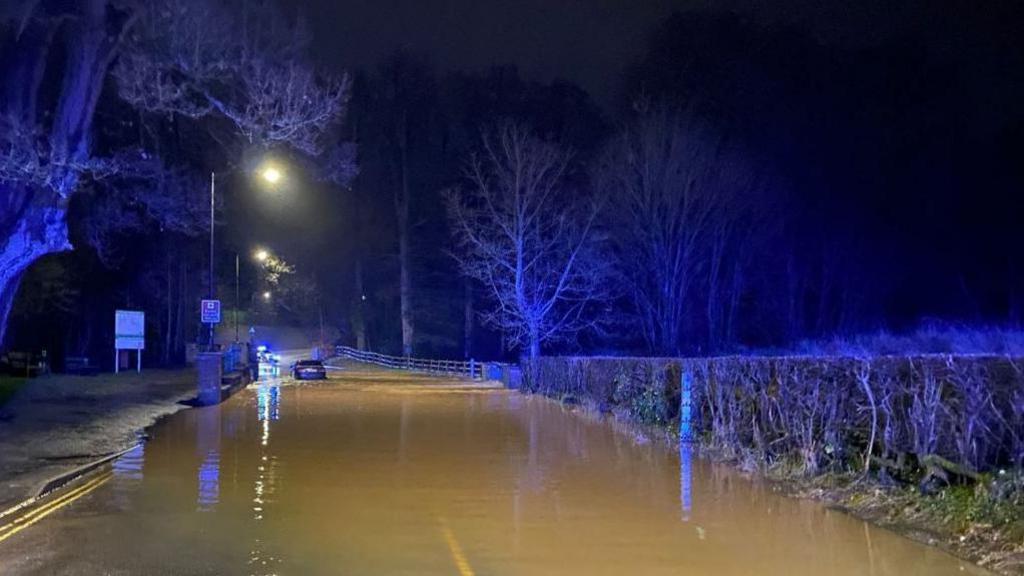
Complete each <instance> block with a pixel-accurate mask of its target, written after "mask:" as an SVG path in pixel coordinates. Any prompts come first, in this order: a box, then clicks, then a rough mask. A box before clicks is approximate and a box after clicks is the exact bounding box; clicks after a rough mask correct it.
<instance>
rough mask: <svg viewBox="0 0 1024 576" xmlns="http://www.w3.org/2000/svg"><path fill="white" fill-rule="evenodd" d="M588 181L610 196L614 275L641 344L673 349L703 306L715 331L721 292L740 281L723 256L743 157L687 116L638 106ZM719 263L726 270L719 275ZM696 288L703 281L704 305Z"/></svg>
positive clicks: (741, 207) (730, 239)
mask: <svg viewBox="0 0 1024 576" xmlns="http://www.w3.org/2000/svg"><path fill="white" fill-rule="evenodd" d="M595 180H596V181H597V182H598V184H599V186H600V187H601V188H603V189H604V190H605V191H606V194H607V195H608V197H609V198H614V199H615V209H614V210H609V211H608V214H609V216H610V226H611V233H610V236H611V238H612V239H613V243H612V244H613V246H614V250H615V253H616V262H617V268H618V275H619V277H620V282H621V284H622V285H623V286H624V287H625V289H626V291H627V293H628V297H629V298H630V300H631V301H632V303H633V305H634V311H635V314H636V316H637V318H638V320H639V323H640V326H641V329H642V333H643V336H644V339H645V340H646V342H647V345H648V347H649V348H650V349H651V350H652V351H653V352H657V353H662V354H675V353H678V352H679V351H680V347H681V345H682V342H683V336H684V331H685V329H686V322H687V320H688V319H689V318H695V317H698V316H699V314H700V310H701V309H702V308H703V310H704V312H705V314H706V315H707V316H708V321H709V324H710V326H709V333H710V334H711V338H712V339H715V338H717V337H718V334H719V333H720V332H724V331H723V330H722V329H721V328H720V326H719V325H718V323H719V322H720V316H722V315H723V314H727V313H728V310H727V309H726V307H725V306H724V305H723V300H725V301H732V302H735V300H736V299H735V298H728V299H727V298H724V296H725V295H723V293H722V291H723V290H725V289H726V287H727V286H728V287H732V286H737V287H738V281H739V278H738V276H737V275H738V274H740V271H738V270H735V269H733V268H732V267H727V266H723V264H724V263H725V262H728V259H729V258H732V257H734V255H735V252H736V247H737V240H738V238H739V233H740V232H741V229H740V227H739V226H738V224H739V222H740V221H741V219H742V218H743V217H744V215H745V214H747V213H748V209H749V205H750V204H749V202H748V197H749V195H750V194H751V193H752V192H753V191H754V190H755V188H756V185H757V184H756V179H755V178H754V174H753V172H752V171H751V170H750V168H749V164H748V163H746V162H744V161H743V160H742V159H740V158H739V157H738V155H737V154H736V153H735V150H733V149H732V148H731V147H730V146H728V145H727V143H726V142H725V141H724V140H723V139H722V137H721V136H719V135H718V134H715V133H713V132H712V131H710V130H708V129H707V128H705V127H704V126H702V125H701V124H700V123H699V122H697V121H695V120H693V119H692V117H691V116H689V115H687V114H685V113H683V112H680V111H676V110H671V109H668V108H665V107H654V108H647V107H642V108H641V110H640V111H639V114H638V115H637V117H636V119H635V120H634V121H633V122H632V123H631V124H629V125H627V126H626V127H625V128H624V129H623V130H622V132H621V133H620V134H619V135H618V136H617V137H616V138H615V139H613V141H612V142H611V143H610V145H609V146H608V148H607V150H606V151H605V154H604V156H603V158H602V160H601V162H600V163H599V165H598V168H597V171H596V176H595ZM726 272H728V273H729V274H730V275H731V276H732V278H730V279H729V281H728V282H723V281H722V279H723V275H724V274H725V273H726ZM705 281H706V284H704V282H705ZM697 287H706V288H707V292H706V293H705V296H706V297H707V299H706V300H705V304H704V305H703V306H700V304H699V302H698V301H696V299H695V297H694V293H695V291H696V288H697ZM712 292H713V293H712Z"/></svg>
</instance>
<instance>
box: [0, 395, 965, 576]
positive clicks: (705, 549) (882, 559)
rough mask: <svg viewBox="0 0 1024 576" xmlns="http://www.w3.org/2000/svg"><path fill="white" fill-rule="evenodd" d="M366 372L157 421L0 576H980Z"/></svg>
mask: <svg viewBox="0 0 1024 576" xmlns="http://www.w3.org/2000/svg"><path fill="white" fill-rule="evenodd" d="M381 377H382V376H379V375H378V376H373V377H371V378H370V379H369V380H367V379H363V380H349V381H347V382H346V381H338V380H335V381H332V382H329V383H326V384H316V385H302V386H298V385H283V386H278V385H275V384H263V385H260V386H256V387H251V388H250V389H248V390H245V391H243V392H241V393H240V394H238V395H237V396H235V397H234V398H232V399H231V400H229V401H228V402H226V403H224V404H223V405H221V406H215V407H209V408H199V409H193V410H188V411H185V412H181V413H179V414H177V415H175V416H173V417H170V418H168V419H166V420H165V421H163V422H161V423H160V424H158V425H157V426H155V427H154V428H153V429H152V430H151V439H150V441H149V442H147V443H145V444H144V445H142V446H140V447H139V448H137V449H136V450H134V451H132V452H130V453H129V454H127V455H126V456H124V457H122V458H121V459H119V460H117V461H116V462H115V463H114V464H113V467H112V471H111V472H109V473H102V474H105V476H104V475H102V474H101V475H100V476H97V478H100V479H102V478H107V479H106V480H101V481H100V482H98V483H96V484H95V485H94V486H93V487H92V488H90V490H89V491H88V492H87V493H85V495H84V496H82V497H81V498H78V499H76V500H74V501H73V502H71V503H70V504H69V505H67V506H65V507H63V508H61V509H60V510H58V511H56V512H54V513H52V514H51V515H49V516H47V517H46V518H44V519H42V520H41V521H40V522H38V523H36V524H34V525H32V526H29V527H28V528H26V529H25V530H23V531H22V532H20V533H18V534H15V535H13V536H12V537H10V538H8V539H7V540H6V541H3V542H0V573H2V574H47V575H49V574H154V575H159V574H175V575H176V574H260V575H263V574H281V575H305V574H457V575H460V576H466V575H469V574H476V575H491V574H495V575H498V574H588V575H591V574H616V575H619V574H625V575H628V574H685V575H704V574H707V575H712V574H713V575H722V576H728V575H739V574H744V575H746V574H756V575H769V574H779V575H801V574H807V575H811V574H813V575H822V574H836V575H845V574H858V575H860V574H865V575H886V574H893V575H896V574H899V575H904V576H906V575H942V574H984V573H985V572H983V571H982V570H980V569H979V568H977V567H974V566H972V565H970V564H967V563H964V562H961V561H958V560H957V559H955V558H953V557H952V556H950V555H948V554H946V553H944V552H942V551H940V550H937V549H935V548H931V547H927V546H923V545H921V544H917V543H915V542H912V541H910V540H908V539H905V538H902V537H899V536H897V535H895V534H893V533H891V532H888V531H886V530H882V529H879V528H874V527H871V526H869V525H867V524H865V523H863V522H860V521H858V520H856V519H853V518H851V517H849V516H847V515H844V514H842V513H839V512H835V511H829V510H826V509H825V508H823V507H822V506H820V505H818V504H815V503H813V502H806V501H799V500H794V499H789V498H785V497H781V496H779V495H777V494H775V493H773V492H772V491H771V490H770V489H769V488H768V487H767V486H765V485H763V484H761V483H757V482H751V481H749V480H747V479H745V478H744V477H742V476H741V475H739V474H736V473H734V472H732V471H730V470H729V469H728V468H727V467H723V466H715V465H710V464H708V463H706V462H703V461H700V460H698V459H694V458H692V457H691V456H690V454H689V453H688V452H687V451H686V450H685V449H681V450H680V451H679V452H678V453H675V452H673V451H670V450H665V449H664V448H661V447H658V446H655V445H652V444H645V443H643V442H642V441H639V442H638V440H637V439H636V438H634V437H631V436H630V435H628V434H626V433H623V432H621V431H617V430H615V429H614V428H613V427H612V426H611V425H610V424H609V423H608V422H602V421H599V420H597V419H594V418H591V417H584V416H581V415H578V414H575V413H573V412H571V411H569V410H567V409H564V408H563V407H561V406H560V405H559V404H557V403H554V402H552V401H549V400H547V399H544V398H538V397H529V396H524V395H520V394H518V393H515V392H508V391H503V390H472V389H461V388H456V387H451V388H445V387H437V386H435V387H423V386H420V385H414V384H409V383H405V384H391V385H389V384H388V383H387V382H380V383H379V384H376V383H374V382H373V381H372V380H373V379H374V378H376V379H380V378H381ZM385 377H386V376H385Z"/></svg>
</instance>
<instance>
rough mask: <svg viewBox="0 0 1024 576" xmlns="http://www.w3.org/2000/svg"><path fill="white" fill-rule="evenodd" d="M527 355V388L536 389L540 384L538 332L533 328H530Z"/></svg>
mask: <svg viewBox="0 0 1024 576" xmlns="http://www.w3.org/2000/svg"><path fill="white" fill-rule="evenodd" d="M527 344H528V345H529V347H530V349H529V356H527V360H526V366H525V368H526V370H525V371H524V372H525V375H526V377H527V379H528V381H529V384H530V385H529V388H530V389H531V390H538V389H539V386H540V382H539V380H540V378H539V377H540V363H539V361H540V332H539V331H538V330H537V329H535V328H531V329H530V335H529V340H528V342H527Z"/></svg>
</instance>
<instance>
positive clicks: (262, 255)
mask: <svg viewBox="0 0 1024 576" xmlns="http://www.w3.org/2000/svg"><path fill="white" fill-rule="evenodd" d="M267 258H270V253H269V252H267V251H266V250H257V251H256V259H257V260H259V261H260V262H265V261H266V260H267Z"/></svg>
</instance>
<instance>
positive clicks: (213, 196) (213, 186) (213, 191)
mask: <svg viewBox="0 0 1024 576" xmlns="http://www.w3.org/2000/svg"><path fill="white" fill-rule="evenodd" d="M216 205H217V173H216V172H210V300H213V299H214V296H215V289H214V281H213V228H214V211H215V208H216ZM207 344H208V346H209V351H210V352H213V322H210V341H209V342H208V343H207Z"/></svg>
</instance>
